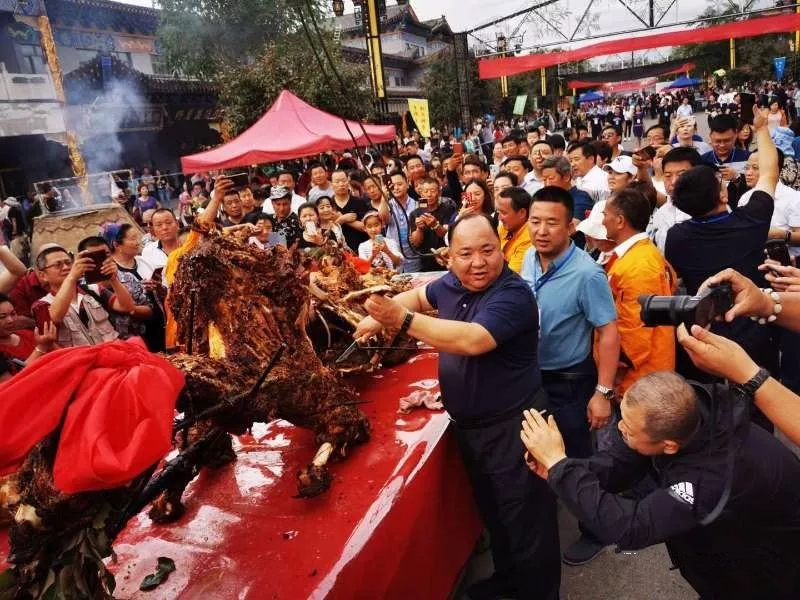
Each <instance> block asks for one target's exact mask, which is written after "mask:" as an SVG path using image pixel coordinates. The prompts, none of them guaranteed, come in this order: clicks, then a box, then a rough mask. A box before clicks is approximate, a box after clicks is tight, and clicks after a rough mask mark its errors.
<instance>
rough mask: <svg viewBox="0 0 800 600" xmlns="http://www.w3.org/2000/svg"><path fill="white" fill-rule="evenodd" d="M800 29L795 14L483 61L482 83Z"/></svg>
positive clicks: (799, 20)
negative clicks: (546, 69)
mask: <svg viewBox="0 0 800 600" xmlns="http://www.w3.org/2000/svg"><path fill="white" fill-rule="evenodd" d="M798 29H800V14H795V13H794V12H790V13H785V14H782V15H777V16H774V17H763V18H760V19H747V20H745V21H735V22H733V23H724V24H722V25H712V26H711V27H699V28H696V29H692V28H684V29H681V30H679V31H674V32H671V33H657V34H655V35H643V36H639V37H623V38H621V39H618V40H611V41H607V42H600V43H599V44H590V45H588V46H583V47H581V48H575V49H574V50H564V51H561V52H547V53H545V54H529V55H527V56H510V57H503V58H482V59H480V60H479V61H478V73H479V75H480V78H481V79H496V78H497V77H502V76H503V75H506V76H509V75H517V74H519V73H525V72H527V71H533V70H536V69H541V68H543V67H552V66H554V65H558V64H563V63H569V62H578V61H581V60H584V59H587V58H594V57H596V56H607V55H609V54H616V53H618V52H632V51H634V50H649V49H650V48H661V47H664V46H683V45H685V44H699V43H701V42H716V41H719V40H727V39H730V38H746V37H753V36H757V35H765V34H768V33H784V32H788V31H796V30H798Z"/></svg>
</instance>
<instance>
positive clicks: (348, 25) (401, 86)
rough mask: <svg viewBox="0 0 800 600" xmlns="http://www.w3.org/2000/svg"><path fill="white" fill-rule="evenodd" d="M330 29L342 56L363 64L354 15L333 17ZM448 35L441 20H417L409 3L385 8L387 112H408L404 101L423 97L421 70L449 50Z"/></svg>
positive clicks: (361, 40)
mask: <svg viewBox="0 0 800 600" xmlns="http://www.w3.org/2000/svg"><path fill="white" fill-rule="evenodd" d="M333 28H334V32H335V36H336V37H337V38H338V39H340V40H341V44H342V57H343V58H344V59H345V60H347V61H351V62H367V42H366V38H365V36H364V30H363V26H362V24H361V22H360V19H359V18H358V15H357V14H347V15H342V16H341V17H335V18H334V20H333ZM452 36H453V33H452V31H451V30H450V26H449V25H448V24H447V21H446V20H445V18H444V17H441V18H440V19H433V20H430V21H420V20H419V18H418V17H417V15H416V14H415V13H414V9H413V8H411V5H409V4H405V5H402V6H401V5H394V6H387V7H386V17H385V19H383V20H382V23H381V47H382V56H383V68H384V74H385V78H386V93H387V96H388V104H389V110H390V111H391V112H397V113H403V112H405V111H406V110H408V102H407V99H408V98H424V94H423V90H422V79H423V77H424V75H425V67H426V65H427V63H428V62H429V61H430V60H431V59H432V58H433V57H435V56H436V55H437V54H438V53H439V52H441V51H442V50H444V49H446V48H452V44H453V41H452Z"/></svg>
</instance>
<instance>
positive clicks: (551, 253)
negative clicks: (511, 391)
mask: <svg viewBox="0 0 800 600" xmlns="http://www.w3.org/2000/svg"><path fill="white" fill-rule="evenodd" d="M572 214H573V206H572V196H571V195H570V193H569V192H568V191H566V190H564V189H562V188H560V187H556V186H548V187H544V188H542V189H541V190H539V191H538V192H536V193H535V194H534V195H533V201H532V202H531V209H530V217H529V219H528V229H529V230H530V234H531V241H532V242H533V248H531V249H530V250H528V252H527V253H526V254H525V259H524V261H523V263H522V273H521V274H522V278H523V279H525V282H526V283H527V284H528V285H529V286H530V288H531V290H532V291H533V293H534V294H535V295H536V302H537V305H538V306H539V319H540V330H539V365H540V366H541V369H542V383H543V385H544V388H545V390H546V391H547V395H548V400H549V407H550V412H551V413H552V414H553V416H554V417H555V419H556V422H557V423H558V427H559V429H560V430H561V432H562V435H563V437H564V441H565V445H566V452H567V456H569V457H571V458H588V457H589V456H591V455H592V443H591V437H590V433H589V432H590V430H596V429H600V428H602V427H605V426H606V425H607V424H608V423H609V421H610V419H611V410H612V402H613V400H614V391H613V388H614V376H615V374H616V371H617V364H618V363H619V348H620V341H619V332H618V331H617V311H616V309H615V307H614V298H613V296H612V295H611V288H610V287H609V285H608V278H607V276H606V274H605V272H604V271H603V269H602V267H600V265H598V264H597V263H596V262H595V261H594V260H593V259H592V257H591V256H589V255H588V254H586V253H585V252H584V251H583V250H581V249H580V248H577V247H576V246H575V244H574V243H573V242H572V240H571V239H570V236H571V235H572V234H573V233H574V231H575V227H574V225H573V221H572ZM595 331H597V363H596V364H595V360H594V358H593V356H592V341H593V337H594V332H595ZM580 529H581V534H582V535H581V538H580V539H579V540H578V541H577V542H576V543H574V544H573V545H572V546H570V547H569V548H567V550H566V551H565V552H564V556H563V560H564V562H565V563H566V564H568V565H580V564H584V563H586V562H589V561H590V560H591V559H593V558H594V557H595V556H597V554H598V553H599V552H600V551H601V550H602V549H603V547H604V546H605V544H603V543H602V542H600V540H599V539H598V538H597V537H595V536H594V535H593V534H592V533H591V532H590V531H588V530H586V528H585V527H582V526H581V527H580Z"/></svg>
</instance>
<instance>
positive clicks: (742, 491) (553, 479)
mask: <svg viewBox="0 0 800 600" xmlns="http://www.w3.org/2000/svg"><path fill="white" fill-rule="evenodd" d="M768 377H769V373H768V372H767V371H766V370H765V369H761V370H759V372H758V373H757V374H756V375H755V376H754V377H753V378H752V379H751V380H750V381H748V382H747V383H746V384H745V385H743V386H733V388H732V389H731V391H730V393H729V392H728V390H727V389H724V392H721V394H722V393H724V396H722V395H720V397H719V398H714V397H713V393H712V392H711V391H709V389H708V388H705V387H703V386H699V385H697V386H692V385H689V384H688V383H687V382H686V380H684V379H683V378H682V377H680V376H679V375H677V374H675V373H671V372H665V371H662V372H656V373H652V374H649V375H646V376H645V377H643V378H641V379H640V380H639V381H637V382H636V383H635V384H634V385H633V386H632V387H631V388H630V389H629V390H628V392H627V393H626V394H625V396H624V398H623V400H622V404H621V406H620V408H621V410H622V421H621V422H620V424H619V431H620V433H621V437H617V439H616V443H615V444H614V445H613V446H612V447H611V448H610V449H608V450H606V451H603V452H601V453H598V454H596V455H595V456H593V457H591V458H589V459H568V458H566V455H565V453H564V445H563V441H562V438H561V434H560V433H559V431H558V427H557V426H556V423H555V420H554V419H553V418H552V417H550V418H549V420H548V422H545V421H544V419H543V418H542V416H541V415H539V414H538V413H536V412H535V411H533V412H531V411H526V413H525V420H524V421H523V428H522V432H521V436H522V439H523V442H524V443H525V446H526V447H527V449H528V453H529V454H528V456H529V457H530V458H529V467H530V468H531V469H532V470H534V471H535V472H536V473H537V474H539V475H540V476H541V477H545V478H546V479H547V482H548V483H549V485H550V487H551V488H552V489H553V490H554V491H555V492H556V493H557V494H558V496H559V498H560V499H561V500H562V502H564V504H565V505H566V506H567V507H568V508H569V510H570V511H571V512H572V513H573V514H574V515H575V516H576V517H578V518H579V519H580V520H581V521H583V522H585V523H586V524H587V525H588V526H589V527H590V528H591V529H592V531H594V532H595V533H596V534H597V535H599V536H600V537H601V538H602V539H604V540H605V541H607V542H609V543H616V544H618V545H619V547H620V548H623V549H638V548H644V547H646V546H650V545H653V544H658V543H661V542H666V544H667V549H668V550H669V553H670V557H671V558H672V560H673V562H674V563H675V565H676V566H677V567H678V568H679V569H680V571H681V574H682V575H683V576H684V577H685V578H686V580H687V581H688V582H689V583H690V584H691V585H692V587H694V589H695V590H697V592H698V593H699V594H700V596H701V597H702V599H703V600H732V599H733V600H751V599H752V600H756V599H761V598H770V599H771V600H789V599H796V598H800V568H798V565H799V564H800V493H798V492H799V491H800V461H798V459H797V458H796V457H795V456H794V455H793V454H792V453H791V452H790V451H789V450H788V449H787V448H786V447H784V446H783V445H782V444H781V443H780V442H779V441H777V440H776V439H775V438H774V437H773V436H771V435H770V434H768V433H767V432H766V431H764V430H763V429H761V428H760V427H758V426H756V425H752V424H750V423H749V420H748V415H747V410H744V408H745V407H746V405H745V401H746V399H747V398H748V397H752V396H753V394H754V393H755V391H756V390H757V389H758V388H759V387H760V386H761V385H762V384H763V383H764V381H766V379H767V378H768ZM715 402H718V406H720V407H721V408H720V409H719V410H718V411H712V410H711V409H710V408H709V407H710V406H712V405H713V404H714V403H715ZM623 440H624V442H623ZM648 472H649V473H651V474H652V475H653V476H654V477H655V478H656V480H657V481H658V484H659V488H658V489H657V490H655V491H654V492H652V493H650V494H649V495H648V496H646V497H645V498H643V499H641V500H631V499H627V498H623V497H620V496H617V495H616V494H615V492H620V491H623V490H626V489H629V488H631V487H632V486H633V485H634V484H635V483H636V482H637V481H639V480H640V479H641V478H642V476H643V475H645V474H646V473H648Z"/></svg>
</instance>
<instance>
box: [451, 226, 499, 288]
mask: <svg viewBox="0 0 800 600" xmlns="http://www.w3.org/2000/svg"><path fill="white" fill-rule="evenodd" d="M450 257H451V262H450V270H451V271H452V273H453V275H455V276H456V277H457V278H458V280H459V281H460V282H461V285H463V286H464V288H466V289H467V290H469V291H471V292H480V291H483V290H485V289H486V288H488V287H489V286H490V285H492V284H493V283H494V282H495V280H496V279H497V278H498V277H499V276H500V273H502V272H503V265H504V264H505V259H504V257H503V253H502V252H501V251H500V238H499V236H498V235H497V230H496V229H495V228H494V225H493V224H492V221H491V220H490V219H489V218H488V217H487V216H486V215H484V214H483V213H474V214H468V215H465V216H463V217H461V218H460V219H458V220H457V221H456V222H455V223H453V225H452V227H451V228H450Z"/></svg>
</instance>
